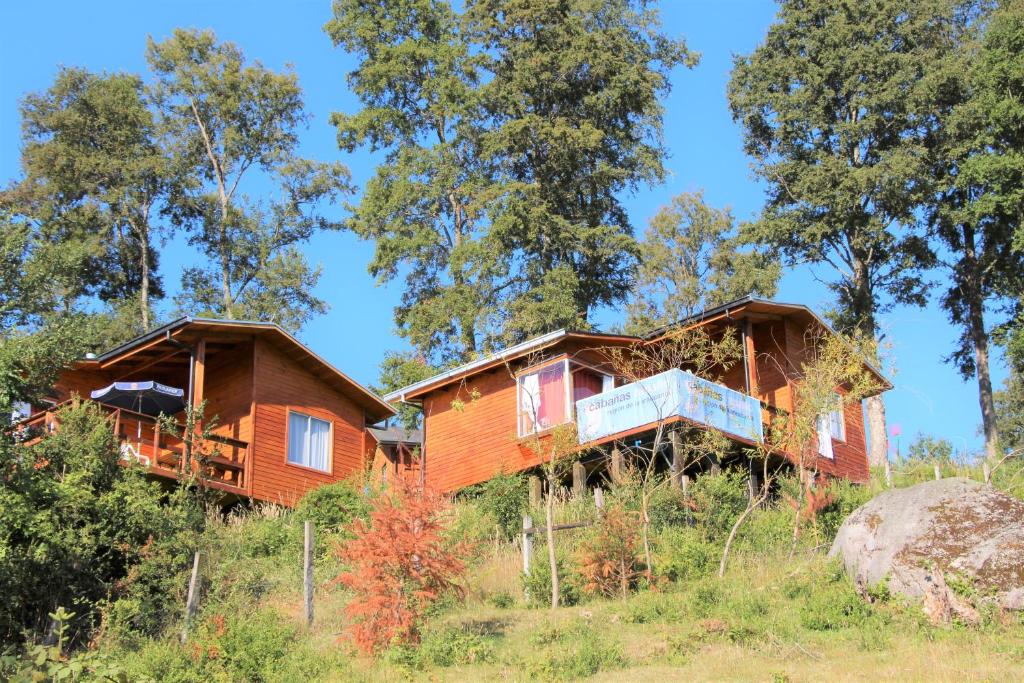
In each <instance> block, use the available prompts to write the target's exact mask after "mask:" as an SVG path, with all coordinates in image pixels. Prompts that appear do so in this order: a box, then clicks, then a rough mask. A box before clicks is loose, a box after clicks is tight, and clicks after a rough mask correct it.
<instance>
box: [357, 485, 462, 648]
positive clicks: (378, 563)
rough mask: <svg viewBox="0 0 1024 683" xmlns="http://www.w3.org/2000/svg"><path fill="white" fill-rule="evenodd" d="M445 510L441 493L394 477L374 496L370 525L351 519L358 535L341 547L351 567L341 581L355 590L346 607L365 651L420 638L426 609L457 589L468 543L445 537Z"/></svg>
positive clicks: (445, 506) (446, 508) (416, 640)
mask: <svg viewBox="0 0 1024 683" xmlns="http://www.w3.org/2000/svg"><path fill="white" fill-rule="evenodd" d="M447 512H448V505H447V503H446V501H445V500H444V499H443V498H442V497H441V496H440V495H437V494H434V493H431V492H429V491H424V492H419V491H417V490H416V489H415V488H414V486H413V485H412V484H410V483H408V482H400V483H396V485H395V486H394V488H393V489H392V490H391V491H390V492H389V493H387V494H384V495H381V496H379V497H377V498H376V499H375V500H374V501H373V510H372V512H371V513H370V520H369V522H368V523H367V522H363V521H362V520H360V519H357V520H356V521H355V522H354V523H353V526H352V532H353V534H354V538H353V540H352V541H350V542H349V543H348V544H347V545H345V546H342V547H339V548H338V554H339V557H340V559H341V560H342V561H344V562H348V563H349V565H350V570H349V571H347V572H345V573H343V574H341V576H339V577H338V582H339V583H341V584H343V585H344V586H346V587H347V588H349V589H351V590H352V591H354V593H355V595H354V596H353V598H352V600H351V601H350V602H349V603H348V605H347V606H346V607H345V614H346V615H347V616H348V618H349V620H350V624H351V625H350V626H349V628H348V633H349V634H350V635H351V636H352V639H353V641H354V642H355V644H356V646H357V647H359V648H360V649H361V650H363V651H364V652H367V653H376V652H380V651H381V650H383V649H385V648H387V647H388V646H390V645H393V644H416V643H418V642H419V639H420V627H421V625H422V622H423V619H424V616H425V613H426V610H427V609H428V608H429V607H430V605H431V604H432V603H433V602H434V601H436V600H437V599H438V598H439V597H441V595H442V594H444V593H447V592H451V591H452V590H458V587H457V584H456V581H457V580H458V579H459V578H460V577H461V575H462V574H463V572H464V571H465V564H464V563H463V561H462V560H461V559H460V558H461V557H463V556H464V555H465V554H466V552H467V550H468V549H467V548H466V547H465V546H464V545H462V544H456V545H452V544H451V543H449V542H446V541H445V538H444V532H445V531H446V528H445V519H446V516H447Z"/></svg>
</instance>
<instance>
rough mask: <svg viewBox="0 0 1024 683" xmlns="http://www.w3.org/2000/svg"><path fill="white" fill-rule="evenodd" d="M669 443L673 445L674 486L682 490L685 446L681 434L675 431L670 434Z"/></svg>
mask: <svg viewBox="0 0 1024 683" xmlns="http://www.w3.org/2000/svg"><path fill="white" fill-rule="evenodd" d="M668 440H669V443H671V444H672V486H673V487H674V488H677V489H678V488H682V483H683V476H685V475H683V445H682V444H681V443H680V440H679V432H677V431H675V430H673V431H671V432H669V433H668Z"/></svg>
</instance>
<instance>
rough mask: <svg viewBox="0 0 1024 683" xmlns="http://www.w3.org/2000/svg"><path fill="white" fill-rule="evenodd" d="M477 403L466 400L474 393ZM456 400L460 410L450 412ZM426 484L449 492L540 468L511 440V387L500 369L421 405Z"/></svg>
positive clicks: (513, 400)
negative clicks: (500, 474) (502, 473)
mask: <svg viewBox="0 0 1024 683" xmlns="http://www.w3.org/2000/svg"><path fill="white" fill-rule="evenodd" d="M474 391H476V392H479V396H478V397H477V398H471V395H472V394H473V392H474ZM456 398H459V400H460V401H462V402H463V407H462V408H461V409H456V408H453V407H452V402H453V401H454V400H455V399H456ZM423 407H424V411H423V415H424V418H423V419H424V429H425V433H426V440H427V441H426V444H425V454H426V481H427V485H428V486H429V487H431V488H434V489H437V490H441V491H450V490H453V489H458V488H461V487H463V486H468V485H470V484H475V483H477V482H480V481H485V480H487V479H489V478H491V477H492V476H494V475H495V474H498V473H499V472H502V471H504V472H506V473H511V472H518V471H521V470H524V469H527V468H529V467H533V466H535V465H537V464H539V461H538V458H537V457H536V455H535V454H534V453H533V452H532V451H531V450H530V449H529V448H527V447H526V446H524V445H522V444H521V443H520V442H519V440H518V439H517V436H516V383H515V380H514V379H513V378H512V377H511V375H510V374H509V371H508V370H507V369H506V368H504V367H500V368H497V369H494V370H490V371H488V372H485V373H482V374H480V375H476V376H474V377H470V378H469V379H467V380H466V382H465V383H463V384H454V385H450V386H449V387H447V388H445V389H442V390H440V391H437V392H433V393H431V394H429V395H428V396H427V397H426V398H425V400H424V406H423Z"/></svg>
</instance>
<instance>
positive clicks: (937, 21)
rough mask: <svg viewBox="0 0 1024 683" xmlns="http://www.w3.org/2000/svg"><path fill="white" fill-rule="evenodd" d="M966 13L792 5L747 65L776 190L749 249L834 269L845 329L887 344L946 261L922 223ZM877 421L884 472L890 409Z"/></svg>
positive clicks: (764, 175) (886, 3)
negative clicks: (935, 137) (930, 141)
mask: <svg viewBox="0 0 1024 683" xmlns="http://www.w3.org/2000/svg"><path fill="white" fill-rule="evenodd" d="M953 13H954V8H953V5H952V2H949V1H947V0H925V1H924V2H918V3H912V4H908V3H906V2H902V1H901V0H876V1H874V2H853V1H849V0H844V1H843V2H834V1H832V0H809V1H803V0H800V1H797V0H785V1H784V2H782V3H781V7H780V10H779V13H778V19H777V20H776V22H775V23H774V24H773V25H772V26H771V27H770V28H769V30H768V35H767V37H766V39H765V41H764V42H763V43H762V44H761V45H760V46H759V47H758V48H757V49H756V50H755V51H754V52H753V53H752V54H750V55H747V56H741V57H737V58H736V60H735V65H734V70H733V74H732V78H731V81H730V84H729V102H730V107H731V109H732V114H733V118H734V119H735V120H736V121H737V122H738V123H739V124H740V125H741V126H742V129H743V133H744V147H745V149H746V152H747V154H748V155H750V157H751V158H752V159H753V168H754V172H755V174H756V175H757V176H758V177H759V178H761V179H763V180H764V181H765V182H766V183H767V188H768V197H767V203H766V206H765V208H764V210H763V212H762V214H761V216H760V218H759V219H758V220H757V221H756V222H754V223H753V224H751V225H750V226H749V227H748V228H747V229H746V230H744V233H745V237H746V239H748V240H750V241H752V242H755V243H758V244H762V245H764V246H766V247H769V248H771V249H773V250H777V251H778V253H779V254H780V255H781V256H782V257H783V258H784V259H785V261H786V262H788V263H789V264H802V263H808V264H812V265H817V264H822V265H825V266H827V267H828V268H831V269H832V271H833V272H834V276H833V277H832V278H830V279H829V280H828V285H829V287H830V288H831V289H832V290H833V291H834V292H835V294H836V297H837V304H838V305H837V310H836V311H835V320H836V322H837V323H838V326H839V327H840V329H842V330H846V331H849V330H859V331H860V332H861V333H863V334H866V335H870V336H872V337H874V336H875V335H877V334H878V315H879V314H880V313H883V312H885V311H887V310H889V309H890V308H892V307H893V306H895V305H897V304H912V305H923V304H924V302H925V286H924V282H923V280H922V277H921V271H922V268H926V267H928V266H929V265H930V264H931V263H932V260H933V259H932V254H931V252H930V251H929V249H928V248H927V244H926V240H925V238H924V236H923V235H921V234H920V230H918V229H916V228H918V227H919V225H918V216H917V214H916V213H915V211H916V210H917V209H919V208H920V206H921V203H922V200H923V199H924V197H925V196H926V195H927V192H928V190H929V183H928V180H929V168H928V158H927V155H926V154H925V153H924V152H925V149H926V147H925V145H926V143H927V138H928V135H929V133H930V131H931V130H932V129H933V126H934V121H935V116H936V113H937V106H936V101H935V91H936V87H935V84H936V81H941V80H942V79H943V78H947V77H948V75H949V70H950V68H955V65H956V64H957V61H956V59H955V58H954V57H953V56H952V55H951V54H950V51H949V50H948V49H947V45H948V43H947V41H946V39H945V38H946V29H947V27H948V25H949V24H950V23H951V22H952V19H953ZM867 410H868V421H869V425H870V432H871V447H870V456H871V462H872V463H873V464H879V463H881V462H883V461H884V460H885V458H886V457H887V453H886V450H887V442H886V436H885V408H884V404H883V402H882V400H881V397H872V398H871V399H869V400H868V405H867Z"/></svg>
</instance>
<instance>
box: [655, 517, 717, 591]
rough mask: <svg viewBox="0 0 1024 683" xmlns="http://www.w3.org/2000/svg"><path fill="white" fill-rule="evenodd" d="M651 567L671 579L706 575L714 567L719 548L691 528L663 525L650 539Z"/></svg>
mask: <svg viewBox="0 0 1024 683" xmlns="http://www.w3.org/2000/svg"><path fill="white" fill-rule="evenodd" d="M653 554H654V566H655V568H656V569H657V571H658V573H659V574H660V575H662V576H664V577H666V578H668V579H670V580H672V581H690V580H693V579H699V578H703V577H705V576H710V575H711V573H712V572H713V571H714V570H715V569H717V566H718V558H719V556H720V555H721V550H720V549H719V547H718V546H716V545H714V544H712V543H710V542H709V541H707V540H706V539H705V538H704V536H703V534H701V533H700V532H699V531H697V530H696V529H691V528H685V527H684V528H679V527H675V528H667V529H664V530H663V531H661V533H659V534H658V535H657V536H656V537H655V538H654V552H653Z"/></svg>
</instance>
